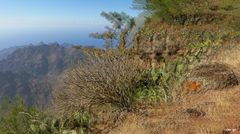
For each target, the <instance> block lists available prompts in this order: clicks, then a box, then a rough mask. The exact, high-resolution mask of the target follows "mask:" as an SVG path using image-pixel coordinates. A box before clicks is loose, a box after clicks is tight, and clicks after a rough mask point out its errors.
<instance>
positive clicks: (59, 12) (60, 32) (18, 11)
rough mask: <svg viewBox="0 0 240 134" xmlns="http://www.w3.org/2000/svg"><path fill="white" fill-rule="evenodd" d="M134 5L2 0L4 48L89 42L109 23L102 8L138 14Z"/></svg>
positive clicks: (110, 0)
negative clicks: (103, 15)
mask: <svg viewBox="0 0 240 134" xmlns="http://www.w3.org/2000/svg"><path fill="white" fill-rule="evenodd" d="M131 4H132V0H0V48H3V47H8V46H12V45H24V44H26V43H36V42H40V41H44V42H55V41H58V42H69V43H86V44H87V43H88V40H89V39H86V38H88V34H89V33H90V32H94V31H101V30H102V29H103V27H104V26H105V25H107V24H108V23H107V21H106V20H104V18H102V17H101V16H100V13H101V12H102V11H106V12H108V11H119V12H121V11H124V12H126V13H128V14H130V15H132V16H136V15H137V11H135V10H132V9H131V8H130V7H131ZM78 37H79V38H78ZM81 39H82V42H81ZM84 40H85V41H84ZM89 42H90V41H89ZM23 43H24V44H23Z"/></svg>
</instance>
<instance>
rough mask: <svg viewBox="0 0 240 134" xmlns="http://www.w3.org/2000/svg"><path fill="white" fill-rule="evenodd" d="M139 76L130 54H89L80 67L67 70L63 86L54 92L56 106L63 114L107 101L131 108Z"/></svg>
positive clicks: (116, 105)
mask: <svg viewBox="0 0 240 134" xmlns="http://www.w3.org/2000/svg"><path fill="white" fill-rule="evenodd" d="M140 78H141V70H140V68H139V66H138V64H137V62H136V61H135V60H133V59H131V58H130V57H129V56H126V55H125V56H123V55H121V54H118V53H117V52H111V53H110V54H109V53H107V52H106V53H104V54H100V55H94V54H88V55H87V57H86V58H85V61H83V62H82V63H81V64H80V65H79V66H78V67H77V68H75V69H73V70H71V71H69V72H68V73H66V77H65V86H64V89H63V90H58V91H56V92H55V93H54V100H55V106H56V108H57V109H58V111H59V112H64V113H73V112H75V111H79V110H82V109H89V108H91V107H95V106H101V105H105V104H111V105H112V106H115V107H118V108H120V109H122V110H130V109H131V106H132V103H133V98H134V97H133V95H134V94H135V92H136V85H137V84H136V83H137V82H138V81H139V80H140Z"/></svg>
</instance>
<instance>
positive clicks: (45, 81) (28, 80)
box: [0, 43, 84, 107]
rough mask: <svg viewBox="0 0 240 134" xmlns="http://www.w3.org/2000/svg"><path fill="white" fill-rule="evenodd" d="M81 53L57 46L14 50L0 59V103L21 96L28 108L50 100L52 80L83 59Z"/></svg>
mask: <svg viewBox="0 0 240 134" xmlns="http://www.w3.org/2000/svg"><path fill="white" fill-rule="evenodd" d="M83 57H84V56H83V52H82V51H81V50H79V49H75V48H73V47H69V46H67V47H64V46H62V45H59V44H58V43H54V44H39V45H30V46H26V47H21V48H17V49H16V50H14V51H13V52H12V53H11V54H9V55H8V56H7V57H5V58H4V59H2V60H0V100H1V99H3V98H4V97H6V96H8V97H10V98H15V97H17V96H20V97H22V98H23V99H24V100H25V101H26V102H27V104H28V105H33V104H34V105H37V106H39V107H43V106H44V105H45V104H46V103H47V102H49V101H50V98H51V91H52V90H53V86H54V85H53V83H54V82H53V79H57V78H58V76H59V75H61V74H62V73H63V72H64V71H65V70H66V69H69V68H71V67H74V66H75V65H77V64H78V63H80V62H81V60H82V59H83Z"/></svg>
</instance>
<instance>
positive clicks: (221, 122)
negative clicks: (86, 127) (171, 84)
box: [110, 45, 240, 134]
mask: <svg viewBox="0 0 240 134" xmlns="http://www.w3.org/2000/svg"><path fill="white" fill-rule="evenodd" d="M205 62H211V63H214V62H217V63H223V64H227V65H228V66H229V67H230V68H232V69H233V71H234V73H236V75H237V76H238V78H239V76H240V75H239V74H240V73H239V72H240V68H239V67H240V45H237V46H236V45H233V46H224V47H223V48H221V49H220V50H219V51H218V52H217V53H216V54H215V55H214V56H213V57H212V58H209V60H208V61H205ZM239 80H240V79H239ZM227 130H228V131H232V132H229V133H228V132H226V134H240V86H235V87H232V88H226V89H222V90H209V91H207V92H205V93H195V94H187V95H185V96H182V97H181V99H180V100H178V101H177V102H173V103H172V104H167V105H164V104H163V105H161V106H156V107H154V108H147V109H143V110H142V112H141V114H129V115H128V116H127V118H126V120H125V121H124V122H123V123H122V124H121V125H120V126H118V127H117V128H115V129H113V130H112V131H111V132H110V133H111V134H222V133H225V132H223V131H227ZM233 131H234V132H233Z"/></svg>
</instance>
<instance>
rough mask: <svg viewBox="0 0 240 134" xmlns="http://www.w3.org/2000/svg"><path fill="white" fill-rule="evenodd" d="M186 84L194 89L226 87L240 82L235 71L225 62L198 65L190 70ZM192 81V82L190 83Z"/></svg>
mask: <svg viewBox="0 0 240 134" xmlns="http://www.w3.org/2000/svg"><path fill="white" fill-rule="evenodd" d="M184 83H185V85H190V86H188V87H187V88H194V89H187V90H193V91H196V90H197V91H202V90H211V89H212V90H214V89H224V88H227V87H232V86H236V85H238V84H239V82H238V79H237V77H236V75H235V73H234V72H233V71H232V70H231V69H230V68H229V67H228V66H227V65H224V64H219V63H214V64H203V65H199V66H196V67H194V68H193V69H192V71H191V72H190V74H189V76H188V78H187V80H186V81H185V82H184ZM189 83H190V84H189Z"/></svg>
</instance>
